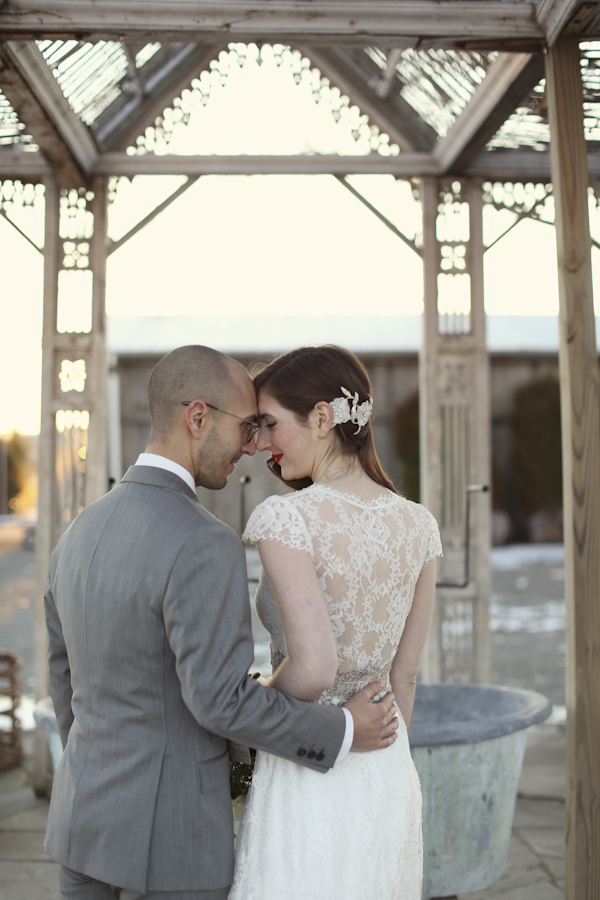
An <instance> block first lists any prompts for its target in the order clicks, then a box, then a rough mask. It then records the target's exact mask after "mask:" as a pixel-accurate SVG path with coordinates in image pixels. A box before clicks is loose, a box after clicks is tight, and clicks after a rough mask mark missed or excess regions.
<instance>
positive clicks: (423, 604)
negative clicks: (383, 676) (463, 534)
mask: <svg viewBox="0 0 600 900" xmlns="http://www.w3.org/2000/svg"><path fill="white" fill-rule="evenodd" d="M434 597H435V559H430V560H429V562H427V563H425V565H424V566H423V568H422V570H421V574H420V575H419V579H418V581H417V584H416V587H415V596H414V598H413V603H412V607H411V610H410V612H409V614H408V617H407V619H406V623H405V625H404V631H403V632H402V637H401V638H400V644H399V646H398V651H397V653H396V656H395V657H394V662H393V663H392V670H391V673H390V680H391V682H392V691H393V692H394V694H395V695H396V703H397V704H398V706H399V708H400V712H401V713H402V718H403V719H404V721H405V723H406V727H407V728H408V726H409V725H410V720H411V717H412V711H413V705H414V702H415V688H416V686H417V675H418V674H419V666H420V664H421V658H422V656H423V651H424V649H425V642H426V640H427V634H428V632H429V626H430V625H431V616H432V614H433V601H434Z"/></svg>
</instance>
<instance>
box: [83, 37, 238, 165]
mask: <svg viewBox="0 0 600 900" xmlns="http://www.w3.org/2000/svg"><path fill="white" fill-rule="evenodd" d="M226 47H227V45H226V44H216V45H211V46H205V45H201V46H197V45H196V44H188V45H187V46H186V47H182V49H181V51H180V52H179V53H178V54H177V55H176V56H175V57H174V58H173V59H171V60H169V62H168V63H167V64H166V65H164V66H163V67H161V69H160V70H159V71H158V72H155V73H153V74H152V76H151V77H150V78H149V79H148V80H147V81H146V83H145V86H144V91H143V93H142V94H137V95H136V96H135V97H123V98H122V100H120V101H115V103H114V104H111V106H110V107H109V108H108V109H107V110H106V112H105V114H104V115H103V116H101V117H100V118H99V120H98V121H97V122H96V123H95V125H96V128H95V130H96V135H97V138H98V140H99V141H100V142H101V143H102V145H103V146H104V147H105V148H106V149H107V150H124V149H125V148H126V147H127V146H129V144H131V142H132V141H133V140H135V138H136V137H137V136H138V135H139V134H141V133H142V132H143V131H144V129H145V128H146V127H147V126H148V125H152V124H153V122H154V120H155V118H156V117H157V116H158V115H160V114H161V113H162V111H163V110H164V109H165V107H166V106H169V105H170V103H171V102H172V100H173V98H174V97H177V96H179V94H181V92H182V91H183V90H184V88H186V87H188V86H189V84H190V82H191V80H192V78H194V77H195V76H196V75H197V74H198V73H199V72H201V71H202V70H203V69H206V68H207V66H208V64H209V62H210V61H211V60H212V59H216V58H217V57H218V55H219V53H220V52H221V50H223V49H226ZM117 104H118V105H117Z"/></svg>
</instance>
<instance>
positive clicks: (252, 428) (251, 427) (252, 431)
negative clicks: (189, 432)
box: [181, 400, 260, 444]
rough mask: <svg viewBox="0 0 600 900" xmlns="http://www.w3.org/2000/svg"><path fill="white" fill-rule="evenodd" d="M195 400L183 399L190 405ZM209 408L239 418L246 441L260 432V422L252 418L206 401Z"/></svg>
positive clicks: (183, 401)
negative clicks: (251, 419)
mask: <svg viewBox="0 0 600 900" xmlns="http://www.w3.org/2000/svg"><path fill="white" fill-rule="evenodd" d="M193 402H194V401H193V400H182V401H181V404H182V406H189V405H190V403H193ZM204 402H205V405H206V406H208V408H209V409H214V410H215V412H220V413H224V414H225V415H226V416H233V417H234V419H239V420H240V422H241V423H242V428H243V429H244V431H245V432H246V443H247V444H249V443H250V441H253V440H256V437H257V435H258V432H259V431H260V423H259V422H251V421H250V419H244V418H243V417H242V416H237V415H236V414H235V413H232V412H227V410H226V409H219V407H218V406H213V405H212V403H206V401H204Z"/></svg>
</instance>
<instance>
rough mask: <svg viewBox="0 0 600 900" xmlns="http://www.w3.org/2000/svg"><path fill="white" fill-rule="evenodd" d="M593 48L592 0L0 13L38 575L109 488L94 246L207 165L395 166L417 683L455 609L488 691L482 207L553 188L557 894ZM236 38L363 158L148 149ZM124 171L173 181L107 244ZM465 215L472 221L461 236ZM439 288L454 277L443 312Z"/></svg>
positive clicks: (575, 793)
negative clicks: (466, 618) (433, 534)
mask: <svg viewBox="0 0 600 900" xmlns="http://www.w3.org/2000/svg"><path fill="white" fill-rule="evenodd" d="M599 39H600V3H595V2H587V3H582V2H580V0H528V2H527V0H525V2H523V0H254V2H253V3H248V2H245V0H221V2H203V0H194V2H192V0H177V2H175V0H168V2H166V3H165V2H163V0H161V2H156V0H119V2H117V0H104V2H100V3H89V2H86V0H6V2H5V3H3V4H2V5H1V6H0V214H2V215H3V216H4V217H5V218H7V219H8V220H9V221H10V220H11V208H12V204H14V203H15V202H18V200H19V198H20V197H22V196H23V195H24V194H25V189H26V186H28V185H29V184H36V183H43V185H44V196H45V210H46V212H45V216H46V232H45V243H44V247H43V253H44V265H45V268H44V334H43V383H42V424H41V435H40V441H41V445H40V515H39V527H38V541H37V565H38V575H39V582H40V585H42V584H43V583H44V581H45V577H46V572H47V565H48V560H49V556H50V552H51V548H52V546H53V543H54V541H55V540H56V538H57V537H58V535H59V534H60V533H61V531H62V530H63V528H64V527H65V526H66V525H67V524H68V523H69V521H71V520H72V518H73V517H74V516H75V515H76V514H77V512H78V510H79V509H80V508H81V506H82V505H85V504H87V503H89V502H91V501H92V500H93V499H95V498H96V497H98V496H99V495H101V494H102V493H104V491H105V490H106V489H107V454H106V443H107V442H106V408H107V360H106V341H105V309H104V306H105V280H106V279H105V273H106V259H107V256H108V254H109V253H110V252H112V251H113V250H115V249H117V247H118V246H121V245H122V244H123V243H124V242H125V240H127V239H128V238H129V237H131V236H132V235H133V234H134V233H137V231H139V229H140V228H142V227H143V226H144V225H145V224H146V223H147V222H148V221H149V220H150V219H151V218H152V217H153V216H154V215H156V214H158V213H159V212H160V211H161V210H162V209H164V208H165V207H166V206H167V205H168V204H169V203H171V202H173V201H174V200H176V199H177V197H178V196H180V195H181V193H182V192H183V191H185V190H187V189H188V188H189V187H190V186H191V185H192V184H193V183H195V181H196V180H197V179H198V178H199V177H201V176H203V175H206V174H222V175H227V174H248V175H249V174H310V173H314V174H329V175H333V176H335V177H337V178H338V179H339V180H340V182H341V183H342V184H343V185H344V186H345V187H347V188H348V189H349V190H351V191H352V193H354V194H355V196H357V199H358V200H360V201H361V202H364V203H367V201H366V200H365V198H364V197H362V196H361V195H360V193H359V192H358V191H357V190H356V188H355V187H354V186H353V185H352V184H351V183H350V182H349V181H348V180H347V179H348V178H349V177H351V176H352V175H355V174H371V173H372V174H381V173H385V174H391V175H394V176H396V177H397V178H405V179H411V180H412V181H413V183H414V184H415V189H418V191H419V197H420V200H421V203H422V208H423V235H422V242H421V243H420V244H419V245H418V246H417V245H416V244H415V242H413V243H412V246H413V249H415V250H416V251H417V252H419V253H420V254H421V256H422V258H423V265H424V276H425V311H424V316H423V341H422V347H421V357H420V363H421V365H420V404H421V455H422V466H421V468H422V472H423V473H424V474H423V486H422V499H423V501H424V502H425V504H426V505H427V506H428V507H429V508H430V509H431V510H432V511H433V512H434V514H435V515H436V517H437V518H438V520H439V521H440V524H441V528H442V535H443V542H444V548H445V562H444V566H445V568H444V569H443V572H442V580H443V582H444V583H445V584H446V585H447V586H446V587H443V588H440V590H439V602H438V604H437V608H438V620H437V621H436V623H435V628H434V639H433V640H432V641H431V645H430V647H429V652H428V657H427V661H426V675H427V677H428V678H429V680H438V679H441V678H444V677H446V676H447V674H448V672H447V660H446V656H447V652H446V651H447V642H448V640H449V638H448V636H447V631H448V630H447V629H446V631H445V625H447V624H448V623H449V622H450V623H451V621H452V616H453V609H455V608H456V607H457V606H462V607H464V606H465V605H467V606H468V607H469V610H470V613H469V615H470V617H471V618H470V621H471V624H472V641H471V657H470V663H469V672H468V677H469V678H471V679H472V680H477V681H485V680H486V679H487V676H488V671H489V642H488V627H487V598H488V596H489V562H488V558H489V543H490V541H489V504H487V503H486V499H485V497H480V498H477V501H476V502H474V503H473V510H472V513H471V515H472V519H474V524H475V527H474V529H473V536H472V539H471V542H470V546H469V550H470V556H471V566H472V573H471V576H470V578H469V579H468V583H467V584H466V585H463V586H461V587H460V588H459V587H457V586H456V585H457V584H459V583H460V579H461V573H462V565H463V555H464V546H463V529H464V518H465V504H464V496H465V491H466V490H467V489H468V488H469V486H472V485H477V484H487V483H489V474H490V473H489V468H490V462H489V430H490V423H489V397H488V394H489V387H488V358H487V348H486V340H485V315H484V306H483V253H484V250H485V247H484V244H483V236H482V207H483V204H484V203H486V202H493V203H495V204H496V205H502V202H503V201H502V200H501V199H500V200H499V199H498V196H499V193H500V194H502V191H504V194H505V196H506V197H508V198H509V199H510V204H509V203H508V201H507V205H509V206H510V208H512V209H513V210H515V211H517V212H518V217H522V216H525V215H533V214H534V212H533V211H534V208H535V202H536V200H535V198H536V197H538V199H539V197H540V196H547V195H548V194H549V193H550V192H551V193H552V194H553V197H554V203H555V224H556V236H557V248H558V264H559V296H560V372H561V408H562V444H563V474H564V478H563V483H564V535H565V574H566V602H567V757H568V758H567V768H568V772H567V776H568V777H567V827H566V841H567V877H566V896H567V898H569V900H592V898H594V900H597V898H598V897H599V896H600V853H599V848H600V700H599V696H600V692H599V687H600V563H599V557H600V448H599V440H600V422H599V410H598V400H599V397H598V363H597V351H596V344H595V327H594V309H593V298H592V278H591V239H590V232H589V220H588V193H589V190H590V186H592V187H595V186H596V184H597V183H598V182H597V179H598V177H599V176H600V154H599V152H598V151H599V150H600V129H599V124H598V122H599V120H600V71H599V67H598V65H597V58H598V57H599V56H600V52H599V51H600V44H594V41H596V40H599ZM247 45H253V46H254V45H256V46H258V48H259V53H260V48H262V47H263V46H265V45H270V46H271V47H272V48H273V52H274V53H276V54H278V55H279V57H281V58H283V57H284V56H285V57H286V59H287V60H288V63H289V64H290V65H291V66H292V68H293V70H294V78H295V79H296V80H301V79H302V78H305V77H311V78H312V79H313V84H314V92H315V94H316V95H319V96H320V95H321V94H322V93H323V92H324V93H327V92H328V91H331V89H332V88H335V89H337V92H336V93H335V98H334V101H333V104H334V109H333V112H334V114H337V115H338V117H342V116H346V115H349V114H350V113H349V110H350V111H351V110H354V115H355V123H354V127H355V129H356V132H357V135H358V137H360V136H361V135H363V133H364V129H365V128H367V129H370V134H371V143H370V145H369V147H368V149H367V152H364V150H363V151H358V150H357V153H356V155H345V156H337V155H331V156H328V155H297V156H243V157H241V156H240V157H228V156H182V155H178V154H174V153H171V154H169V153H164V152H162V153H161V154H157V153H154V152H152V149H153V140H154V137H155V136H156V135H157V134H159V133H160V134H161V135H163V136H164V135H165V134H166V135H167V137H168V134H169V128H170V127H171V124H170V123H172V121H173V117H174V116H175V117H179V118H181V116H183V117H184V118H185V109H184V106H185V105H184V104H183V105H182V102H181V97H182V96H183V95H184V94H185V92H186V91H189V90H191V91H192V92H195V93H196V94H197V95H199V96H201V97H204V96H207V91H208V88H207V87H206V82H205V81H204V80H203V73H207V72H209V71H211V69H215V68H216V70H217V72H219V66H220V65H221V62H220V61H221V60H222V59H223V54H225V55H226V56H227V55H230V56H231V55H233V56H237V58H238V59H239V58H241V57H243V55H244V54H245V52H246V51H245V49H244V48H245V47H247ZM223 77H225V75H224V76H223ZM328 96H329V95H328ZM356 110H358V112H356ZM356 116H358V118H356ZM349 121H350V120H349ZM153 136H154V137H153ZM357 140H358V138H357ZM358 146H359V144H358V143H357V147H358ZM140 174H157V175H158V174H177V175H181V176H184V177H185V179H186V180H185V181H184V183H183V184H182V186H181V187H180V188H179V189H178V190H177V191H175V192H174V193H173V194H172V195H171V197H170V198H168V199H167V200H166V201H165V202H164V203H162V204H161V205H160V207H158V208H157V209H156V210H155V211H154V212H153V213H151V214H150V215H149V216H146V217H145V218H144V219H142V220H141V221H140V222H139V223H138V224H137V225H136V226H135V227H134V228H133V229H131V231H130V232H129V233H128V234H127V235H125V236H124V237H123V238H121V239H120V240H119V241H114V242H113V241H111V240H110V239H109V237H108V233H107V208H108V203H109V202H110V195H111V192H112V191H113V190H114V184H115V179H118V178H119V177H121V176H127V177H134V176H135V175H140ZM506 183H508V184H506ZM515 184H528V185H529V187H528V188H526V189H525V188H524V189H523V190H524V191H525V199H524V200H523V199H522V198H521V199H520V200H519V199H518V198H517V199H515V198H516V193H517V192H515V190H514V185H515ZM502 186H504V187H502ZM532 186H535V190H534V189H533V187H532ZM538 188H539V190H541V194H539V193H536V191H537V190H538ZM521 194H523V191H522V192H521ZM527 198H529V199H527ZM532 198H533V199H532ZM465 208H467V209H468V216H467V218H468V227H465V226H464V224H463V225H460V226H459V225H457V221H458V213H459V212H460V210H463V211H464V209H465ZM373 211H374V212H375V213H376V214H377V215H378V216H379V217H380V218H382V219H383V220H384V221H386V224H388V225H389V226H390V227H392V228H394V227H395V226H393V224H392V223H391V222H388V221H387V220H385V217H384V216H383V215H382V214H381V213H380V212H379V211H377V210H373ZM461 229H462V230H461ZM396 231H397V229H396ZM399 236H400V237H402V238H403V239H404V240H407V238H406V237H405V236H404V235H401V234H399ZM74 271H76V272H81V271H86V272H89V273H91V275H90V277H89V284H88V286H89V297H88V298H87V299H83V300H82V302H85V303H87V304H88V307H86V308H88V310H89V316H88V318H89V324H88V325H87V326H85V327H81V329H80V330H78V331H69V330H67V329H64V328H62V329H59V325H58V318H57V317H58V316H59V309H60V290H61V287H60V286H61V285H62V284H63V283H64V277H68V273H70V272H74ZM448 279H451V281H449V280H448ZM461 279H462V280H461ZM465 279H466V280H465ZM449 285H454V287H455V288H456V287H457V286H460V291H458V293H459V294H460V298H459V299H458V300H457V299H456V291H455V292H454V293H453V292H452V290H450V291H449V287H448V286H449ZM453 298H454V299H453ZM465 298H466V299H465ZM36 616H37V631H36V655H37V671H36V691H37V693H38V696H41V695H43V694H45V693H46V690H47V682H46V669H45V665H46V663H45V628H44V623H43V609H42V604H41V597H40V601H39V603H38V608H37V611H36ZM445 642H446V643H445ZM445 660H446V661H445ZM38 744H39V746H38V754H37V769H38V774H37V776H36V777H37V779H38V781H40V780H43V777H44V774H45V765H46V762H45V757H44V753H45V749H44V747H45V745H44V744H43V742H42V739H41V736H40V739H39V742H38Z"/></svg>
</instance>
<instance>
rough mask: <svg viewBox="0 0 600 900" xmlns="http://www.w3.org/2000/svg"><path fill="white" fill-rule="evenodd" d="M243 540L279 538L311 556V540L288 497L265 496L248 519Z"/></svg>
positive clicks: (302, 520) (283, 542) (254, 540)
mask: <svg viewBox="0 0 600 900" xmlns="http://www.w3.org/2000/svg"><path fill="white" fill-rule="evenodd" d="M242 540H243V541H246V542H250V541H252V542H257V541H278V542H279V543H280V544H285V545H286V546H287V547H291V548H292V549H293V550H305V551H306V552H308V553H310V554H311V556H312V541H311V538H310V535H309V533H308V529H307V527H306V523H305V522H304V519H303V518H302V516H301V515H300V513H299V511H298V510H297V509H296V506H295V504H294V503H292V502H290V498H289V497H279V496H273V497H267V499H266V500H264V501H263V502H262V503H260V504H259V505H258V506H257V507H256V509H255V510H254V512H253V513H252V515H251V516H250V518H249V519H248V524H247V525H246V530H245V531H244V534H243V535H242Z"/></svg>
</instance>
